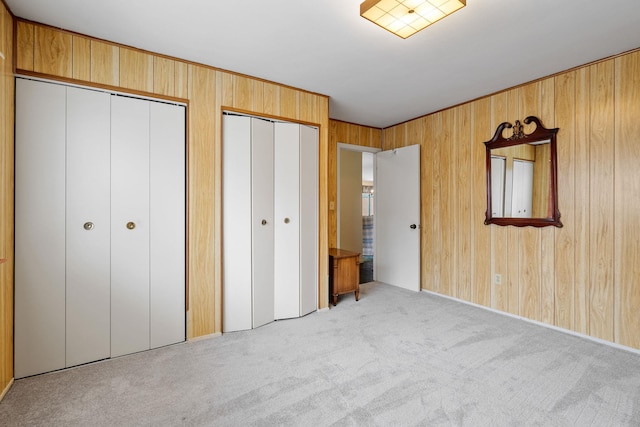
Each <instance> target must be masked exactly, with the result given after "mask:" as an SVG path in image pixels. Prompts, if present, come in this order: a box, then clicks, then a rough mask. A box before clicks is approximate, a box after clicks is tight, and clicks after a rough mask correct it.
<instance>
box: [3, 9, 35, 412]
mask: <svg viewBox="0 0 640 427" xmlns="http://www.w3.org/2000/svg"><path fill="white" fill-rule="evenodd" d="M12 21H13V20H12V18H11V15H10V14H9V12H8V11H7V9H6V8H5V6H4V3H3V4H0V52H2V53H3V55H4V59H2V60H0V70H1V74H0V108H1V112H0V399H2V397H3V396H4V394H5V392H6V391H7V390H8V387H9V385H10V384H11V382H12V380H13V258H14V257H13V235H14V232H13V230H14V228H13V201H14V197H13V187H14V185H13V183H14V161H13V159H14V148H13V147H14V144H13V122H14V119H13V118H14V78H13V63H12V61H13V22H12ZM23 30H24V29H23ZM31 40H33V39H31ZM31 46H33V45H31ZM27 56H28V55H27ZM31 57H32V58H33V55H32V54H31Z"/></svg>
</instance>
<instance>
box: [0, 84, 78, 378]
mask: <svg viewBox="0 0 640 427" xmlns="http://www.w3.org/2000/svg"><path fill="white" fill-rule="evenodd" d="M65 112H66V98H65V87H64V86H61V85H54V84H48V83H42V82H36V81H31V80H24V79H17V80H16V123H15V128H16V151H15V326H14V327H15V341H14V342H15V344H14V345H15V347H14V348H15V361H14V375H15V377H16V378H22V377H26V376H29V375H34V374H39V373H42V372H47V371H52V370H55V369H61V368H64V367H65V342H64V341H65V131H66V130H65ZM3 314H4V313H3Z"/></svg>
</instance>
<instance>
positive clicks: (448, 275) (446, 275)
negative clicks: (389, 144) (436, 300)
mask: <svg viewBox="0 0 640 427" xmlns="http://www.w3.org/2000/svg"><path fill="white" fill-rule="evenodd" d="M453 111H454V110H451V109H449V110H445V111H443V112H442V114H441V116H442V128H441V133H440V137H439V138H438V144H439V145H440V179H441V181H440V186H439V187H440V200H439V201H438V203H439V205H440V236H439V239H440V242H441V247H440V251H439V255H440V265H439V267H440V292H442V293H443V294H445V295H449V296H453V295H454V294H453V291H454V289H453V286H454V277H455V275H454V274H453V273H454V270H453V267H454V263H453V256H454V253H455V246H454V244H455V229H454V224H453V218H455V211H454V209H455V206H454V201H455V200H456V189H455V187H454V185H453V182H452V181H453V179H454V178H453V175H454V174H455V173H456V172H457V171H456V168H455V167H454V165H455V164H456V163H455V150H454V147H453V140H452V130H453V123H452V119H453Z"/></svg>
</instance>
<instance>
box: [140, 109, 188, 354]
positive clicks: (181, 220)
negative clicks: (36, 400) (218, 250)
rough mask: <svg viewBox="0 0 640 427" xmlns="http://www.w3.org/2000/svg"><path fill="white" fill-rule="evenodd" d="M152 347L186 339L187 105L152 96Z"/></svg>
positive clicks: (150, 269)
mask: <svg viewBox="0 0 640 427" xmlns="http://www.w3.org/2000/svg"><path fill="white" fill-rule="evenodd" d="M149 104H150V120H151V121H150V123H151V125H150V132H151V133H150V145H151V148H150V150H151V151H150V156H149V157H150V165H149V167H150V206H151V208H150V213H151V216H150V218H149V220H150V230H151V232H150V263H151V264H150V268H149V271H150V284H151V285H150V286H151V293H150V310H151V312H150V325H151V326H150V328H151V348H155V347H160V346H163V345H168V344H173V343H176V342H180V341H184V339H185V301H184V298H185V265H186V263H185V139H184V136H185V109H184V107H180V106H176V105H169V104H162V103H159V102H150V103H149Z"/></svg>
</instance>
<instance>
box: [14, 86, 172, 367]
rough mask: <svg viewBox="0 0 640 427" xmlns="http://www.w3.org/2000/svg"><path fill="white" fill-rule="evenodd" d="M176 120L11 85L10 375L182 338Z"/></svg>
mask: <svg viewBox="0 0 640 427" xmlns="http://www.w3.org/2000/svg"><path fill="white" fill-rule="evenodd" d="M184 113H185V110H184V107H180V106H175V105H169V104H164V103H158V102H153V101H148V100H140V99H134V98H129V97H123V96H115V95H113V94H110V93H105V92H101V91H95V90H90V89H82V88H77V87H66V86H64V85H60V84H52V83H45V82H39V81H33V80H25V79H21V78H19V79H17V80H16V228H15V230H16V234H15V238H16V269H15V271H16V273H15V377H16V378H21V377H25V376H29V375H34V374H39V373H43V372H48V371H52V370H56V369H61V368H65V367H69V366H75V365H78V364H82V363H87V362H91V361H95V360H100V359H104V358H108V357H114V356H119V355H122V354H127V353H132V352H136V351H140V350H146V349H149V348H155V347H159V346H163V345H168V344H172V343H176V342H179V341H184V338H185V310H184V307H185V300H184V298H185V287H184V283H185V138H184V136H185V114H184Z"/></svg>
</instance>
